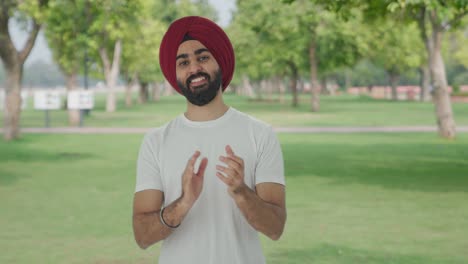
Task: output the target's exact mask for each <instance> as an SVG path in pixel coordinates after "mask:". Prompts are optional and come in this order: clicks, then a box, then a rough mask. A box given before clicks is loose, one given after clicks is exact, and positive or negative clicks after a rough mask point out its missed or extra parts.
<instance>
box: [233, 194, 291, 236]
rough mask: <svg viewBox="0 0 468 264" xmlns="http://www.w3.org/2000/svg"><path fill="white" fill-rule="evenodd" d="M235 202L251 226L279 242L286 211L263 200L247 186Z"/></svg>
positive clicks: (235, 197)
mask: <svg viewBox="0 0 468 264" xmlns="http://www.w3.org/2000/svg"><path fill="white" fill-rule="evenodd" d="M234 200H235V202H236V204H237V206H238V207H239V209H240V210H241V212H242V214H243V215H244V216H245V218H246V219H247V221H248V222H249V224H250V225H251V226H252V227H253V228H254V229H255V230H257V231H259V232H261V233H263V234H264V235H266V236H268V237H269V238H271V239H273V240H278V239H279V238H280V237H281V234H282V233H283V230H284V225H285V222H286V210H285V209H284V208H281V207H280V206H277V205H274V204H271V203H268V202H266V201H264V200H262V199H261V198H260V197H259V196H258V195H257V194H256V193H255V192H254V191H253V190H252V189H250V188H248V187H247V186H245V187H244V188H242V189H241V190H239V192H238V193H237V194H236V195H235V196H234Z"/></svg>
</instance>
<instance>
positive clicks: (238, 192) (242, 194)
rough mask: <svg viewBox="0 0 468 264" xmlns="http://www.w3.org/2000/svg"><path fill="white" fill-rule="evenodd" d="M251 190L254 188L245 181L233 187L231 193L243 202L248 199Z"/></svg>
mask: <svg viewBox="0 0 468 264" xmlns="http://www.w3.org/2000/svg"><path fill="white" fill-rule="evenodd" d="M251 191H252V190H251V189H250V188H249V187H248V186H247V185H246V184H245V183H243V184H242V185H240V186H237V187H236V188H233V189H232V190H231V195H232V197H233V198H234V200H235V201H236V202H243V201H245V200H247V199H248V195H249V193H250V192H251Z"/></svg>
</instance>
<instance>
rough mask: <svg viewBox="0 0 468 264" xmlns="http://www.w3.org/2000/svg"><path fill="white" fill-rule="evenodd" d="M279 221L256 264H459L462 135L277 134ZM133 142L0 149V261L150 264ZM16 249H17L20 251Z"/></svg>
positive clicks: (36, 141)
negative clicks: (140, 224)
mask: <svg viewBox="0 0 468 264" xmlns="http://www.w3.org/2000/svg"><path fill="white" fill-rule="evenodd" d="M279 138H280V141H281V144H282V147H283V152H284V158H285V168H286V181H287V206H288V221H287V226H286V230H285V233H284V234H283V237H282V238H281V239H280V240H279V241H270V240H268V239H267V238H265V237H263V236H262V241H263V245H264V251H265V254H266V256H267V259H268V263H273V264H276V263H277V264H280V263H415V264H416V263H429V264H436V263H456V264H457V263H460V264H461V263H466V262H467V261H468V252H467V251H466V248H468V242H467V240H466V236H467V235H468V204H467V203H466V201H467V200H468V187H467V186H468V177H467V175H468V166H467V160H468V137H467V136H466V135H464V134H462V135H460V136H459V138H458V139H457V140H456V141H453V142H448V141H444V140H441V139H439V138H437V136H436V135H433V134H431V133H415V134H413V133H411V134H404V133H401V134H348V135H347V134H339V135H336V134H335V135H334V134H332V135H326V134H309V135H308V134H301V135H297V134H280V135H279ZM141 139H142V135H26V136H23V138H22V139H21V140H20V141H18V142H9V143H5V142H0V200H1V201H2V202H1V203H0V212H2V217H0V226H1V233H2V236H0V248H2V254H0V263H151V262H155V261H156V258H157V256H158V254H159V245H156V246H153V247H151V248H150V249H148V250H146V251H142V250H140V249H139V248H138V247H137V246H136V243H135V242H134V240H133V235H132V229H131V206H132V197H133V189H134V184H135V160H136V155H137V151H138V148H139V144H140V142H141ZM25 249H27V250H25Z"/></svg>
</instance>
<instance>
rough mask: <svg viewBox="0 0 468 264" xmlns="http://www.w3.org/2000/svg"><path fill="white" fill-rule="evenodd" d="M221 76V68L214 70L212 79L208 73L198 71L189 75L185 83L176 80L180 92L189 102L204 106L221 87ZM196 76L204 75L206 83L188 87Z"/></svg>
mask: <svg viewBox="0 0 468 264" xmlns="http://www.w3.org/2000/svg"><path fill="white" fill-rule="evenodd" d="M221 76H222V74H221V69H219V70H217V71H216V72H215V74H214V79H213V80H211V76H210V75H209V74H208V73H205V72H199V73H197V74H194V75H192V76H190V77H189V78H188V79H187V81H186V82H185V84H184V83H183V82H181V81H179V80H177V84H178V85H179V87H180V89H181V91H182V94H183V95H184V96H185V98H187V100H188V101H189V102H190V103H192V104H194V105H197V106H204V105H206V104H208V103H210V102H211V101H213V99H214V98H215V97H216V95H217V94H218V91H219V89H220V88H221V81H222V77H221ZM198 77H205V79H206V80H207V83H206V84H204V85H201V86H196V87H193V90H192V89H190V82H191V81H192V80H193V79H196V78H198Z"/></svg>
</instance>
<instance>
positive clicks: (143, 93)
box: [138, 82, 149, 104]
mask: <svg viewBox="0 0 468 264" xmlns="http://www.w3.org/2000/svg"><path fill="white" fill-rule="evenodd" d="M138 94H139V96H138V103H140V104H146V103H148V99H149V90H148V83H147V82H142V83H140V89H139V93H138Z"/></svg>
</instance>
